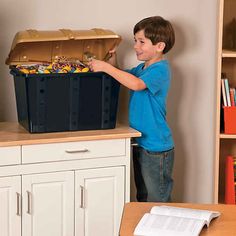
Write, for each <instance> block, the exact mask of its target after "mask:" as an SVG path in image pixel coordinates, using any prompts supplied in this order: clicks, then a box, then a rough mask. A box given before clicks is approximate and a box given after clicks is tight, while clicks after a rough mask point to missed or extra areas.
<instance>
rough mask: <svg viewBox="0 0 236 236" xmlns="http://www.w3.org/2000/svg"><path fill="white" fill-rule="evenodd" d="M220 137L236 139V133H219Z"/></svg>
mask: <svg viewBox="0 0 236 236" xmlns="http://www.w3.org/2000/svg"><path fill="white" fill-rule="evenodd" d="M220 139H236V134H224V133H221V134H220Z"/></svg>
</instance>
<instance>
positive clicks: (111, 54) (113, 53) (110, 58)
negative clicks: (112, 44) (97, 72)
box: [106, 48, 117, 66]
mask: <svg viewBox="0 0 236 236" xmlns="http://www.w3.org/2000/svg"><path fill="white" fill-rule="evenodd" d="M106 62H108V63H109V64H111V65H113V66H117V56H116V48H114V49H112V50H110V51H109V55H108V59H107V60H106Z"/></svg>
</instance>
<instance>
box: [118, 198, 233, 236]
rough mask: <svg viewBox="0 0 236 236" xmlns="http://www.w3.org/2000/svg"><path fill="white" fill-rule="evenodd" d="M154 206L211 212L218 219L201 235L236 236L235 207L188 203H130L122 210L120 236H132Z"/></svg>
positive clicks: (204, 229) (205, 228)
mask: <svg viewBox="0 0 236 236" xmlns="http://www.w3.org/2000/svg"><path fill="white" fill-rule="evenodd" d="M155 205H169V206H178V207H187V208H195V209H202V210H213V211H219V212H220V213H221V215H220V217H218V218H216V219H214V220H212V221H211V223H210V226H209V228H207V227H204V228H203V230H202V231H201V234H200V235H201V236H202V235H207V236H236V205H224V204H190V203H165V204H163V203H161V204H160V203H150V202H148V203H147V202H145V203H143V202H130V203H127V204H126V205H125V207H124V210H123V216H122V221H121V226H120V236H133V232H134V228H135V227H136V225H137V224H138V222H139V220H140V219H141V218H142V216H143V215H144V213H146V212H149V211H150V210H151V208H152V207H153V206H155Z"/></svg>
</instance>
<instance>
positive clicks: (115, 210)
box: [75, 167, 125, 236]
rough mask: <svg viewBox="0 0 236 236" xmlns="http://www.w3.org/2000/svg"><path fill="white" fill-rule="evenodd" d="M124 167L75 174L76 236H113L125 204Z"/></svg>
mask: <svg viewBox="0 0 236 236" xmlns="http://www.w3.org/2000/svg"><path fill="white" fill-rule="evenodd" d="M124 194H125V193H124V167H111V168H99V169H88V170H78V171H76V173H75V236H94V235H96V236H111V235H112V236H116V235H118V232H119V226H120V220H121V215H122V211H123V206H124Z"/></svg>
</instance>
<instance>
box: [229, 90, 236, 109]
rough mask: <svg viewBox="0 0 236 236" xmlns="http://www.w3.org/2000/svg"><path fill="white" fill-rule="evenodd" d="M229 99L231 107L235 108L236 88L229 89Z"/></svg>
mask: <svg viewBox="0 0 236 236" xmlns="http://www.w3.org/2000/svg"><path fill="white" fill-rule="evenodd" d="M229 97H230V103H231V106H232V107H234V106H235V88H229Z"/></svg>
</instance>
